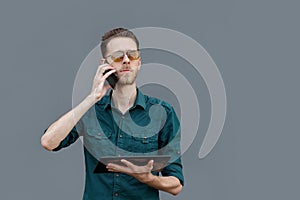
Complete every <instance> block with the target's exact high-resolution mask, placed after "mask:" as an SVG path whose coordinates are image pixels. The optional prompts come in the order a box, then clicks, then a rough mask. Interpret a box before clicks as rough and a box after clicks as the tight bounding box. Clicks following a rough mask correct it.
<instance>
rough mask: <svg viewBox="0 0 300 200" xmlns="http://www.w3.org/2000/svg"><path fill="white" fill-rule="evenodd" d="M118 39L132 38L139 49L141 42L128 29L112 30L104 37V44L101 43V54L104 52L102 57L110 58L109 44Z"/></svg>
mask: <svg viewBox="0 0 300 200" xmlns="http://www.w3.org/2000/svg"><path fill="white" fill-rule="evenodd" d="M118 37H125V38H131V39H132V40H133V41H134V42H135V44H136V48H137V49H139V41H138V39H137V38H136V36H135V35H134V34H133V32H131V31H130V30H128V29H125V28H115V29H112V30H110V31H108V32H106V33H105V34H104V35H103V36H102V40H101V41H102V42H101V52H102V56H103V58H105V57H106V56H108V54H107V44H108V43H109V42H110V41H111V40H112V39H114V38H118Z"/></svg>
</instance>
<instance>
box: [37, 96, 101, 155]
mask: <svg viewBox="0 0 300 200" xmlns="http://www.w3.org/2000/svg"><path fill="white" fill-rule="evenodd" d="M94 104H95V100H94V98H93V97H92V95H89V96H87V97H86V98H85V99H84V100H83V101H82V102H81V103H80V104H79V105H77V106H76V107H75V108H73V109H72V110H70V111H69V112H67V113H66V114H64V115H63V116H62V117H60V118H59V119H58V120H57V121H55V122H54V123H53V124H51V125H50V126H49V128H48V129H47V131H46V132H45V134H44V135H43V136H42V138H41V144H42V146H43V147H44V148H45V149H47V150H49V151H51V150H53V149H55V148H56V147H57V146H58V145H59V144H60V142H61V141H62V140H63V139H64V138H65V137H66V136H67V135H68V133H69V132H70V131H71V130H72V128H73V127H74V126H75V125H76V124H77V122H78V121H79V120H80V118H81V117H82V116H83V115H84V114H85V113H86V112H87V111H88V110H89V109H90V108H91V107H92V106H93V105H94Z"/></svg>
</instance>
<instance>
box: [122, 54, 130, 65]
mask: <svg viewBox="0 0 300 200" xmlns="http://www.w3.org/2000/svg"><path fill="white" fill-rule="evenodd" d="M122 63H123V64H130V59H129V58H128V56H127V55H126V54H125V55H124V58H123V61H122Z"/></svg>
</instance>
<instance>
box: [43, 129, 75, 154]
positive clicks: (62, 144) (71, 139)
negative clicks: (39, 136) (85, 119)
mask: <svg viewBox="0 0 300 200" xmlns="http://www.w3.org/2000/svg"><path fill="white" fill-rule="evenodd" d="M46 131H47V129H46V130H45V131H44V133H45V132H46ZM78 138H79V134H78V132H77V129H76V126H74V127H73V129H72V130H71V131H70V133H69V134H68V135H67V136H66V137H65V139H63V140H62V141H61V142H60V144H59V145H58V146H57V147H56V148H55V149H53V150H52V151H59V150H61V149H62V148H65V147H68V146H70V145H71V144H73V143H74V142H75V141H76V140H77V139H78Z"/></svg>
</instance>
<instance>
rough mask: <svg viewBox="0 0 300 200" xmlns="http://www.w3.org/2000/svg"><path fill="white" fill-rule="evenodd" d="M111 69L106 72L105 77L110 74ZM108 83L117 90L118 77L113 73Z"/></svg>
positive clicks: (108, 78)
mask: <svg viewBox="0 0 300 200" xmlns="http://www.w3.org/2000/svg"><path fill="white" fill-rule="evenodd" d="M110 70H111V69H107V70H105V71H104V73H103V75H104V74H106V73H107V72H109V71H110ZM106 80H107V82H108V83H109V85H110V86H111V87H112V89H115V86H116V83H117V82H118V77H117V76H116V75H115V74H114V73H113V74H111V75H109V77H107V79H106Z"/></svg>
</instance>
